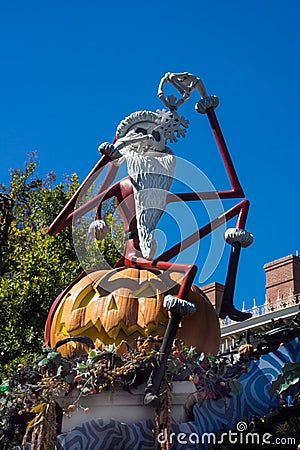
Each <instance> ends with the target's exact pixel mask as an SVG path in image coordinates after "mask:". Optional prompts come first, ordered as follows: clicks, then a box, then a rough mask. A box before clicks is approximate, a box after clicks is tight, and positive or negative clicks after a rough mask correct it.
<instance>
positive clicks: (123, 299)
mask: <svg viewBox="0 0 300 450" xmlns="http://www.w3.org/2000/svg"><path fill="white" fill-rule="evenodd" d="M167 277H168V285H169V284H170V280H171V281H172V283H171V284H172V285H173V286H172V288H171V289H169V290H168V291H167V288H166V276H164V275H163V274H162V273H160V272H158V271H153V272H152V271H149V270H140V269H129V268H123V269H118V270H111V271H107V270H100V271H96V272H92V273H90V274H88V275H86V276H84V277H83V278H81V279H80V280H79V281H78V282H76V283H75V284H73V285H71V287H70V288H69V289H68V288H67V289H66V291H65V292H64V294H63V295H62V297H61V299H60V301H59V302H58V305H55V308H52V312H51V314H50V315H49V317H48V321H47V325H46V335H48V339H50V342H49V344H50V345H51V346H53V345H54V344H55V343H56V342H57V341H59V340H61V339H64V338H66V337H69V336H89V337H90V338H92V340H93V341H94V342H95V341H96V340H97V339H99V340H100V341H102V342H103V343H104V344H111V343H115V344H116V345H118V344H119V343H120V342H121V341H122V340H126V341H127V342H132V341H133V340H134V339H136V338H138V337H141V336H149V335H152V336H157V335H159V336H163V335H164V332H165V329H166V325H167V323H168V314H167V312H166V310H165V309H164V308H163V306H162V305H163V298H164V295H166V294H167V293H171V294H173V295H176V294H177V293H178V290H179V287H180V282H181V280H182V276H181V275H180V274H178V273H177V272H171V273H168V274H167ZM164 280H165V281H164ZM166 291H167V292H166ZM188 300H189V301H192V302H194V303H195V304H196V308H197V311H196V313H195V314H193V315H192V316H187V317H184V318H183V319H182V324H181V327H180V328H179V330H178V333H177V337H178V338H179V339H182V340H183V342H185V344H187V345H189V346H195V347H196V348H197V351H198V352H199V353H200V352H205V353H216V352H217V351H218V348H219V339H220V328H219V320H218V318H217V315H216V312H215V310H214V308H213V306H212V305H211V303H210V301H209V300H208V298H207V297H206V296H205V295H204V293H203V292H202V291H201V290H200V289H199V288H198V287H197V286H195V285H193V286H192V288H191V290H190V293H189V297H188ZM60 351H62V353H64V354H67V353H69V352H70V346H64V347H61V348H60Z"/></svg>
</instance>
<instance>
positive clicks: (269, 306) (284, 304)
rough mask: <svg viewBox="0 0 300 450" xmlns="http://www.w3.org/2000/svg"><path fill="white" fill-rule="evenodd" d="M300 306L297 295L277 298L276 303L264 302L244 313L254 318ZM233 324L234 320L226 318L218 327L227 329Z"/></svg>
mask: <svg viewBox="0 0 300 450" xmlns="http://www.w3.org/2000/svg"><path fill="white" fill-rule="evenodd" d="M299 304H300V294H297V295H290V296H289V297H286V298H279V299H278V300H276V302H272V303H269V302H266V303H264V304H263V305H259V306H257V305H255V304H254V305H253V306H252V308H250V309H247V310H246V312H250V313H251V314H252V317H256V316H263V315H264V314H269V313H272V312H274V311H278V310H282V309H284V308H288V307H289V306H294V305H299ZM233 323H236V322H235V321H234V320H231V319H229V317H226V319H224V320H222V319H220V325H221V327H227V326H228V325H232V324H233Z"/></svg>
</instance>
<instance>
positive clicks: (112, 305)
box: [108, 296, 119, 311]
mask: <svg viewBox="0 0 300 450" xmlns="http://www.w3.org/2000/svg"><path fill="white" fill-rule="evenodd" d="M111 309H119V308H118V306H117V304H116V301H115V298H114V297H113V296H112V297H111V300H110V302H109V305H108V310H109V311H110V310H111Z"/></svg>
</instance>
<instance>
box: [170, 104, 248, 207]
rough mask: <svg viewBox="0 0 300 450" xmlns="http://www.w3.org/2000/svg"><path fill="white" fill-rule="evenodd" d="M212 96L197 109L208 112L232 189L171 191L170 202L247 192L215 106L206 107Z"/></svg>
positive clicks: (214, 197) (241, 195)
mask: <svg viewBox="0 0 300 450" xmlns="http://www.w3.org/2000/svg"><path fill="white" fill-rule="evenodd" d="M209 98H210V97H206V98H204V99H202V100H200V102H198V103H197V105H196V108H197V107H198V108H199V110H198V109H197V111H198V112H199V113H201V114H204V113H206V114H207V117H208V120H209V122H210V125H211V128H212V132H213V135H214V138H215V141H216V144H217V146H218V149H219V152H220V155H221V158H222V161H223V163H224V166H225V170H226V173H227V176H228V178H229V182H230V185H231V189H228V190H222V191H209V192H191V193H189V192H188V193H179V194H172V193H170V194H169V195H168V198H167V202H168V203H172V202H176V201H193V200H213V199H217V198H221V199H227V198H244V197H245V194H244V191H243V189H242V187H241V185H240V182H239V179H238V176H237V173H236V171H235V168H234V165H233V162H232V159H231V156H230V154H229V151H228V148H227V145H226V142H225V139H224V136H223V133H222V131H221V128H220V125H219V122H218V119H217V116H216V113H215V111H214V108H213V106H210V107H208V108H207V109H205V101H206V100H207V99H209Z"/></svg>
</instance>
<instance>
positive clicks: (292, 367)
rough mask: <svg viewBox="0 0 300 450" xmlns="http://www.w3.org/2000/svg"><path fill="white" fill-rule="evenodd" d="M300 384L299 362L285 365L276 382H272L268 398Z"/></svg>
mask: <svg viewBox="0 0 300 450" xmlns="http://www.w3.org/2000/svg"><path fill="white" fill-rule="evenodd" d="M299 382H300V362H295V363H286V364H285V365H284V366H283V368H282V374H280V375H278V377H277V378H276V380H274V381H272V383H271V387H270V389H269V394H270V397H271V398H272V397H273V396H274V395H275V394H276V393H278V394H282V393H284V392H286V391H287V390H288V389H289V388H290V387H291V386H294V385H296V384H298V383H299Z"/></svg>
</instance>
